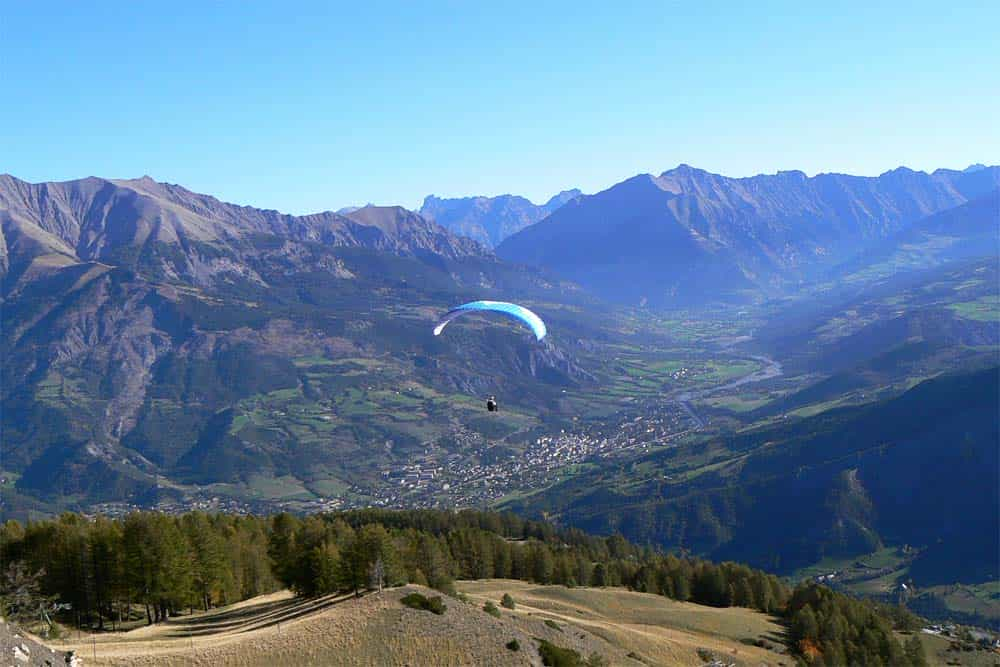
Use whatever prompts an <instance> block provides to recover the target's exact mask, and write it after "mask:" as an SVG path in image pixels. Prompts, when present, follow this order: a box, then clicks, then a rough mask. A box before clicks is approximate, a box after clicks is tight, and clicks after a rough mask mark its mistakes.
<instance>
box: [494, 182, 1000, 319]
mask: <svg viewBox="0 0 1000 667" xmlns="http://www.w3.org/2000/svg"><path fill="white" fill-rule="evenodd" d="M998 185H1000V167H983V168H972V169H970V170H965V171H953V170H943V169H942V170H938V171H935V172H934V173H933V174H927V173H924V172H917V171H912V170H910V169H906V168H899V169H896V170H893V171H890V172H886V173H884V174H882V175H881V176H878V177H862V176H849V175H844V174H820V175H817V176H815V177H812V178H809V177H807V176H806V175H805V174H804V173H802V172H800V171H786V172H779V173H778V174H776V175H761V176H754V177H751V178H728V177H725V176H719V175H717V174H711V173H709V172H707V171H703V170H701V169H695V168H693V167H689V166H687V165H681V166H679V167H677V168H676V169H672V170H670V171H666V172H664V173H663V174H661V175H660V176H652V175H649V174H642V175H639V176H635V177H633V178H630V179H628V180H626V181H623V182H621V183H619V184H617V185H614V186H612V187H611V188H609V189H607V190H605V191H603V192H599V193H597V194H594V195H589V196H581V197H578V198H576V199H574V200H573V201H570V202H568V203H567V204H566V205H565V206H563V207H561V208H560V209H558V210H557V211H555V212H554V213H553V214H552V215H550V216H549V217H548V218H546V219H545V220H543V221H542V222H540V223H538V224H536V225H533V226H531V227H529V228H527V229H523V230H521V231H520V232H518V233H516V234H514V235H512V236H511V237H509V238H507V239H506V240H505V241H504V242H503V243H501V244H500V245H499V246H498V247H497V253H498V254H499V255H500V256H501V257H502V258H504V259H508V260H512V261H516V262H523V263H528V264H534V265H539V266H544V267H547V268H550V269H553V270H554V271H556V272H558V273H560V274H561V275H563V276H564V277H567V278H570V279H573V280H576V281H578V282H580V283H582V284H583V285H585V286H588V287H590V288H592V289H594V290H595V291H597V292H599V293H602V294H604V295H606V296H611V297H614V298H619V299H624V300H627V301H641V300H643V299H647V300H649V301H650V302H652V303H663V302H668V301H683V300H696V299H701V298H705V297H706V296H707V297H718V296H720V295H725V294H730V295H732V294H734V293H737V292H739V291H741V290H748V289H753V290H760V289H764V290H768V289H772V288H776V287H780V286H783V285H788V284H794V283H796V282H798V281H800V280H803V279H808V278H810V277H812V276H815V275H817V272H818V271H820V270H822V269H823V268H824V267H829V266H832V265H834V264H836V263H838V262H842V261H844V260H846V259H847V258H850V257H853V256H854V255H856V254H857V253H859V252H861V251H864V250H865V249H867V248H869V247H872V246H874V245H877V244H878V243H879V242H881V241H882V240H883V239H886V238H889V237H891V236H893V235H896V234H899V233H900V232H902V231H904V230H906V229H907V228H908V226H909V225H911V224H912V223H914V222H916V221H918V220H921V219H922V218H925V217H927V216H930V215H932V214H935V213H938V212H941V211H945V210H947V209H951V208H954V207H957V206H960V205H961V204H964V203H965V202H967V201H969V200H972V199H976V198H979V197H982V196H984V195H987V194H988V193H989V192H991V191H993V190H995V189H996V188H997V187H998ZM982 222H983V223H985V221H982ZM994 227H995V225H994Z"/></svg>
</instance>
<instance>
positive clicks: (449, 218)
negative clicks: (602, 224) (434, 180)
mask: <svg viewBox="0 0 1000 667" xmlns="http://www.w3.org/2000/svg"><path fill="white" fill-rule="evenodd" d="M581 194H582V192H580V190H578V189H576V188H573V189H570V190H563V191H562V192H559V193H557V194H555V195H553V196H552V197H550V198H549V199H548V200H547V201H546V202H545V203H544V204H535V203H534V202H532V201H530V200H529V199H527V198H525V197H521V196H519V195H512V194H503V195H497V196H495V197H486V196H472V197H455V198H439V197H436V196H434V195H428V196H427V197H425V198H424V201H423V204H422V205H421V207H420V213H421V215H424V216H426V217H428V218H430V219H433V220H435V221H437V222H438V223H439V224H441V225H442V226H444V227H446V228H448V229H450V230H451V231H453V232H455V233H456V234H460V235H462V236H466V237H468V238H471V239H474V240H476V241H479V242H480V243H482V244H483V245H486V246H488V247H493V246H496V245H497V244H498V243H500V242H501V241H503V240H504V239H505V238H507V237H508V236H510V235H511V234H513V233H515V232H517V231H519V230H521V229H524V228H525V227H527V226H529V225H532V224H534V223H536V222H538V221H539V220H541V219H542V218H544V217H545V216H547V215H549V214H550V213H552V212H553V211H555V210H557V209H558V208H559V207H560V206H563V205H564V204H566V203H567V202H569V201H572V200H573V199H575V198H576V197H579V196H580V195H581Z"/></svg>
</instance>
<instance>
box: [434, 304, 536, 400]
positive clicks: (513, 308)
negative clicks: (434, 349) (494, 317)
mask: <svg viewBox="0 0 1000 667" xmlns="http://www.w3.org/2000/svg"><path fill="white" fill-rule="evenodd" d="M476 312H492V313H500V314H501V315H506V316H507V317H511V318H513V319H515V320H517V321H518V322H520V323H522V324H524V325H526V326H527V327H528V328H529V329H531V333H533V334H535V339H536V340H542V339H543V338H545V334H547V333H548V330H547V329H546V328H545V322H543V321H542V318H540V317H539V316H538V315H536V314H535V313H533V312H531V311H530V310H528V309H527V308H525V307H524V306H519V305H517V304H516V303H508V302H506V301H471V302H469V303H464V304H462V305H461V306H456V307H455V308H452V309H451V310H449V311H448V312H447V313H445V314H444V317H442V318H441V319H440V320H439V321H438V323H437V324H436V325H435V326H434V335H435V336H440V335H441V332H442V331H444V328H445V327H446V326H448V323H449V322H451V321H452V320H454V319H455V318H457V317H461V316H462V315H465V314H466V313H476ZM486 409H487V410H489V411H490V412H497V411H498V410H499V406H498V404H497V399H496V396H490V397H489V398H488V399H486Z"/></svg>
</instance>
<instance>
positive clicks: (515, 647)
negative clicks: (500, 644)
mask: <svg viewBox="0 0 1000 667" xmlns="http://www.w3.org/2000/svg"><path fill="white" fill-rule="evenodd" d="M506 646H507V648H508V649H509V650H511V651H520V650H521V642H519V641H517V640H516V639H511V640H510V641H509V642H507V644H506Z"/></svg>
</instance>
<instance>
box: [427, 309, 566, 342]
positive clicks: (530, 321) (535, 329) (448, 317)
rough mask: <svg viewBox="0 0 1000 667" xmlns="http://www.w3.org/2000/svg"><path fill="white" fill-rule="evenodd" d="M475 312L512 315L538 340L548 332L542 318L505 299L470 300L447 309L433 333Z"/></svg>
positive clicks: (439, 333)
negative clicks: (458, 318) (456, 319)
mask: <svg viewBox="0 0 1000 667" xmlns="http://www.w3.org/2000/svg"><path fill="white" fill-rule="evenodd" d="M476 312H493V313H501V314H503V315H507V316H508V317H512V318H514V319H515V320H517V321H518V322H521V323H523V324H525V325H527V326H528V328H529V329H531V331H532V333H534V334H535V338H536V339H538V340H541V339H543V338H545V334H546V333H548V332H547V330H546V329H545V322H542V318H540V317H539V316H538V315H535V314H534V313H533V312H531V311H530V310H528V309H527V308H525V307H524V306H519V305H517V304H516V303H507V302H506V301H472V302H470V303H464V304H462V305H461V306H458V307H456V308H452V309H451V310H449V311H448V312H447V313H446V314H445V316H444V317H442V318H441V320H440V321H439V322H438V323H437V325H436V326H435V327H434V335H435V336H440V335H441V332H442V331H444V328H445V327H446V326H448V323H449V322H451V321H452V320H453V319H455V318H456V317H461V316H462V315H465V314H466V313H476Z"/></svg>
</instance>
